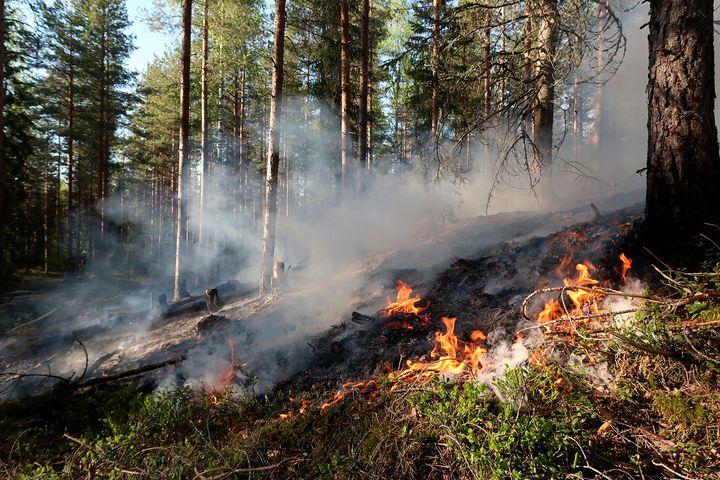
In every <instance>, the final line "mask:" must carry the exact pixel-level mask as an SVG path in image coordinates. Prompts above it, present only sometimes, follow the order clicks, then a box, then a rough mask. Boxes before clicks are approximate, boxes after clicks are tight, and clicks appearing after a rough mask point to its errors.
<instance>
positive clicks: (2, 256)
mask: <svg viewBox="0 0 720 480" xmlns="http://www.w3.org/2000/svg"><path fill="white" fill-rule="evenodd" d="M5 29H6V24H5V0H0V285H1V284H2V282H3V280H5V278H6V277H7V276H8V274H9V272H8V271H7V270H9V264H8V262H7V261H6V260H7V254H6V252H5V238H6V232H5V229H6V228H7V207H6V191H7V178H6V177H7V174H6V173H5V171H6V169H5Z"/></svg>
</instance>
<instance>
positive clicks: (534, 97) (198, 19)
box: [0, 0, 642, 296]
mask: <svg viewBox="0 0 720 480" xmlns="http://www.w3.org/2000/svg"><path fill="white" fill-rule="evenodd" d="M191 7H192V9H193V11H192V25H191V27H192V41H191V57H190V58H191V61H190V65H191V73H190V77H189V78H190V81H189V92H188V94H189V111H190V118H189V133H188V135H189V147H188V157H187V158H188V163H189V168H188V172H187V175H188V177H187V180H186V185H185V187H184V188H186V191H185V195H184V198H183V199H181V200H178V197H179V196H178V179H179V175H178V173H179V172H178V168H179V167H178V155H179V149H180V147H181V145H180V143H181V139H182V135H181V136H180V137H178V125H179V124H180V115H181V108H180V100H181V88H180V83H181V76H180V71H181V63H182V62H181V53H182V52H181V51H182V48H181V38H180V36H179V35H178V33H177V32H179V31H180V30H181V29H180V22H179V20H180V16H179V13H180V5H179V4H177V3H172V2H171V3H163V2H158V3H156V4H154V5H153V6H152V7H151V8H149V9H148V11H147V22H149V24H150V25H151V26H152V27H153V28H155V29H158V30H160V31H163V32H165V33H166V34H167V35H174V36H177V43H176V45H175V46H174V47H172V48H170V49H169V50H168V51H166V52H165V53H164V54H162V55H161V56H159V57H156V58H155V59H154V60H153V61H152V62H151V63H150V64H149V65H148V67H147V69H146V70H145V71H144V72H141V73H140V74H139V75H136V74H135V73H134V72H132V71H130V70H129V68H128V66H127V61H128V57H129V55H130V54H131V52H132V51H133V49H134V48H135V46H134V45H133V38H132V37H131V36H130V35H129V33H128V31H129V26H130V22H129V20H128V13H127V9H126V5H125V3H124V2H123V1H121V0H77V1H75V0H73V1H66V2H61V1H56V2H53V3H43V2H32V1H17V0H11V1H10V2H8V4H7V5H6V6H5V23H4V25H5V28H4V35H5V45H6V55H5V58H4V62H5V78H4V82H5V88H6V91H7V94H6V98H5V108H4V110H3V112H4V124H5V129H6V135H5V139H4V146H3V147H2V148H3V152H4V155H3V157H2V158H3V161H2V164H1V166H0V181H1V182H2V184H3V185H4V189H3V190H4V191H3V195H2V197H3V198H2V200H3V201H2V206H1V207H0V211H2V221H1V222H0V228H2V230H3V231H2V235H0V237H2V239H3V244H2V245H0V248H1V250H0V251H1V252H2V256H1V257H0V264H1V265H2V275H1V276H0V277H1V278H2V281H3V282H5V283H8V282H12V279H13V278H15V277H14V274H15V272H22V271H29V270H40V271H44V272H49V271H56V272H57V271H72V270H76V269H78V268H84V266H85V265H89V266H90V267H91V268H92V269H93V270H94V271H97V272H102V271H108V272H109V271H114V272H119V273H121V274H133V275H148V276H152V277H154V278H160V277H161V276H163V275H164V277H162V278H167V276H168V275H170V274H172V265H173V259H174V258H175V256H176V253H177V252H176V250H177V249H176V240H177V237H178V235H180V233H178V232H179V231H180V230H181V229H182V228H178V218H180V221H181V222H183V223H182V224H181V227H182V225H184V222H185V221H186V220H187V222H188V223H187V226H186V227H185V229H184V231H183V233H182V246H181V250H182V252H184V256H185V257H187V258H189V260H188V262H187V265H190V266H191V267H189V268H188V272H187V274H186V276H187V278H186V279H184V282H185V281H187V282H189V283H190V285H189V287H190V288H194V287H197V286H199V285H201V284H209V282H212V281H218V280H222V279H225V278H227V277H228V276H231V275H235V274H237V272H239V271H241V270H242V269H243V268H245V267H248V266H249V265H252V264H254V263H256V262H248V258H252V259H256V258H258V257H259V250H260V237H261V236H262V229H263V209H264V207H265V206H266V204H267V201H266V200H265V192H264V191H265V179H264V177H265V174H264V172H265V170H266V167H267V162H268V154H269V152H268V148H269V147H268V139H269V134H270V127H271V126H270V121H271V119H270V110H271V108H270V107H271V97H272V95H271V67H272V58H271V57H272V52H271V50H272V33H273V28H272V24H271V22H272V21H273V19H274V18H273V15H272V12H271V11H270V9H269V7H270V6H269V5H264V4H262V3H260V2H256V1H249V0H238V1H235V2H230V1H227V0H204V1H196V2H194V3H193V4H192V5H191ZM631 7H633V5H631V4H625V3H622V2H620V3H617V4H612V2H606V1H604V0H603V1H600V2H588V1H580V0H576V1H562V2H546V1H534V2H524V1H510V2H507V1H504V2H487V3H475V2H459V3H455V2H449V3H447V2H443V1H441V0H435V1H434V2H433V3H407V2H402V1H397V0H387V1H377V0H376V1H373V2H372V3H369V2H368V1H367V0H365V1H360V2H356V1H352V0H351V1H350V2H349V3H347V2H345V1H344V0H343V1H341V2H327V1H324V0H319V1H317V0H303V1H298V2H292V3H290V4H289V5H288V6H287V29H286V32H285V48H284V61H283V62H282V63H283V65H284V82H283V93H282V95H283V99H284V102H283V108H282V113H281V114H280V116H279V117H278V118H277V122H278V131H279V132H280V133H279V138H278V146H279V147H278V148H279V169H278V170H279V172H278V186H277V192H278V195H277V202H278V205H277V209H276V210H277V218H278V227H277V228H278V240H277V242H278V247H277V248H278V253H277V255H276V257H277V259H280V260H287V261H289V262H290V263H297V262H302V261H303V254H304V252H303V253H298V252H289V253H288V250H287V243H288V240H287V236H288V235H290V233H289V229H290V228H291V227H289V226H288V225H291V224H292V222H293V219H308V218H315V219H317V218H318V217H321V216H323V215H324V213H323V212H327V211H331V210H333V209H337V208H338V206H340V205H341V206H344V207H345V208H349V209H360V210H362V209H363V208H364V206H367V205H366V204H364V203H363V202H364V200H363V199H368V198H373V197H374V196H382V198H384V199H386V200H388V201H392V197H393V196H394V195H396V194H397V196H399V197H401V196H403V194H402V191H404V190H403V187H402V185H403V184H404V183H403V182H405V183H407V182H408V181H410V180H408V179H412V181H413V182H419V184H420V185H422V184H424V183H427V184H428V185H429V186H428V187H420V188H426V189H429V190H433V189H438V187H437V186H436V187H433V186H432V185H433V184H435V185H437V182H436V181H444V182H445V183H446V184H447V182H454V183H455V184H461V183H463V182H469V184H470V188H469V190H473V196H471V197H470V200H469V201H470V202H472V203H474V205H473V210H474V214H475V215H477V214H479V213H486V212H487V211H488V209H492V208H497V207H496V205H497V204H495V203H493V200H494V198H495V196H496V195H497V194H498V192H502V190H504V189H507V187H508V185H509V186H512V187H519V188H521V189H524V190H525V191H526V192H530V193H529V194H527V195H526V196H525V198H526V200H527V199H530V200H532V201H534V202H536V204H543V205H544V206H547V205H552V204H554V203H558V202H560V201H563V200H565V201H567V200H568V197H572V199H577V198H578V197H577V195H580V197H583V198H585V197H587V196H590V195H598V194H606V193H609V192H614V191H617V189H618V185H617V184H616V183H618V182H619V183H622V182H626V181H627V180H628V179H629V177H632V176H633V174H634V170H635V169H636V168H633V166H634V164H633V163H632V162H629V161H628V162H627V163H628V165H629V166H628V165H626V166H625V167H624V168H622V167H621V168H620V169H619V171H618V168H617V165H618V164H621V163H623V160H622V159H619V160H620V161H617V160H618V158H617V157H615V159H613V161H612V162H610V163H608V164H606V165H602V160H603V158H604V157H603V155H605V156H606V157H608V156H609V155H608V152H612V153H613V154H615V153H616V152H617V151H618V150H619V147H618V145H621V144H623V142H625V143H624V145H625V146H628V145H630V144H631V142H632V141H633V140H629V137H630V135H631V134H632V133H633V131H632V130H628V131H623V129H624V128H625V126H624V124H623V123H620V120H619V119H618V118H615V119H612V120H608V116H609V114H608V113H607V112H606V110H607V106H606V104H607V103H608V94H607V92H606V91H605V90H604V84H605V82H607V80H608V79H609V78H610V77H611V76H612V75H613V74H614V73H615V71H616V70H617V68H618V67H619V65H620V62H621V60H622V59H623V57H624V55H625V53H626V38H625V36H624V35H623V30H622V25H621V23H620V20H619V18H618V15H625V16H626V17H627V11H628V10H629V9H630V8H631ZM548 8H550V10H547V9H548ZM628 18H629V17H628ZM630 24H631V25H633V35H635V27H636V26H637V25H634V23H633V21H630ZM640 43H642V41H641V42H640ZM617 95H618V96H622V93H618V94H617ZM617 103H618V102H615V104H616V105H617ZM608 139H611V140H608ZM611 147H612V148H611ZM603 152H605V153H603ZM632 153H635V152H634V151H633V152H632ZM639 153H640V152H639ZM625 155H627V151H626V153H625ZM641 155H642V154H641V153H640V154H639V155H638V156H639V157H640V156H641ZM603 168H604V170H603ZM551 169H552V170H553V171H555V172H558V173H561V174H564V175H565V176H564V177H562V178H563V180H562V182H565V183H566V184H565V183H563V184H562V185H561V186H560V187H559V188H558V187H557V185H555V186H553V185H551V182H550V181H549V180H547V179H549V178H550V175H549V172H550V171H551ZM610 172H612V174H610ZM543 174H544V175H543ZM568 175H570V176H568ZM628 175H629V176H628ZM392 179H395V180H392ZM402 179H405V180H402ZM542 179H546V180H547V181H545V182H543V181H542ZM578 180H579V181H578ZM441 183H442V182H441ZM571 183H573V184H575V186H572V187H571V186H570V184H571ZM578 183H579V184H581V185H582V188H583V189H585V190H584V193H580V194H577V195H576V196H574V197H573V195H575V194H570V195H568V191H569V189H570V190H572V189H573V188H576V186H577V184H578ZM556 184H557V182H556ZM381 185H384V187H382V186H381ZM625 186H627V185H625ZM620 187H622V185H620ZM383 188H384V190H383ZM380 190H382V191H383V192H384V193H380ZM448 190H449V189H448V188H446V189H445V191H448ZM558 191H559V192H560V193H559V194H558ZM353 192H354V193H353ZM440 197H442V195H440ZM450 197H452V195H450ZM438 198H439V197H438ZM178 202H180V203H181V204H182V205H185V203H184V202H187V209H185V208H181V209H180V217H178V204H179V203H178ZM454 204H457V200H454V199H453V198H449V199H448V198H447V196H446V197H443V199H442V200H440V201H433V202H432V209H434V210H437V212H436V213H438V215H437V216H433V217H432V221H437V219H441V220H442V221H452V219H453V212H452V210H453V208H452V205H454ZM508 207H509V204H507V203H504V204H501V207H500V208H501V209H507V208H508ZM188 211H189V213H188ZM336 216H337V215H336ZM328 221H329V220H328ZM283 242H285V243H284V244H283ZM178 245H179V244H178ZM283 245H285V249H284V250H282V248H283ZM188 246H189V247H188ZM293 254H296V255H295V257H293ZM298 257H300V258H298ZM253 268H254V269H256V268H257V267H252V268H251V270H250V272H254V273H251V275H252V276H253V278H258V277H257V276H256V275H257V274H258V272H255V270H253ZM190 270H192V271H190ZM179 293H181V292H179V291H178V290H177V289H176V292H175V294H176V295H175V296H178V295H179Z"/></svg>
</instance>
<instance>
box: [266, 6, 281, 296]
mask: <svg viewBox="0 0 720 480" xmlns="http://www.w3.org/2000/svg"><path fill="white" fill-rule="evenodd" d="M284 54H285V0H275V41H274V45H273V67H272V96H271V98H270V122H269V132H268V136H269V140H268V148H269V155H268V160H267V170H266V176H265V208H264V212H263V213H264V215H263V253H262V255H263V258H262V260H263V262H262V276H261V280H260V295H263V294H264V293H265V292H267V291H268V290H269V289H270V286H271V280H272V269H273V260H274V255H275V228H276V222H277V184H278V169H279V166H280V132H279V129H278V125H277V120H278V119H279V118H280V116H281V114H282V90H283V78H284V72H283V58H284Z"/></svg>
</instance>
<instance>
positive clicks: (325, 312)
mask: <svg viewBox="0 0 720 480" xmlns="http://www.w3.org/2000/svg"><path fill="white" fill-rule="evenodd" d="M645 18H646V13H644V12H640V11H637V10H636V11H634V12H632V13H631V14H630V15H628V16H627V17H626V18H625V19H624V24H623V25H624V31H625V34H626V36H627V38H628V51H627V55H626V58H625V61H624V63H623V65H622V66H621V67H620V69H619V70H618V72H617V74H616V76H615V77H613V78H612V79H611V80H610V81H609V82H608V83H607V84H606V85H605V86H604V91H605V95H604V112H605V115H606V119H607V125H608V128H607V131H606V142H605V143H604V144H603V147H602V148H601V149H600V150H593V149H590V148H586V149H584V150H583V151H582V155H581V157H580V158H578V159H576V160H577V161H578V162H580V163H582V164H583V165H584V166H586V167H587V168H589V169H590V170H591V171H592V176H593V177H594V178H580V179H579V178H578V176H577V174H576V173H575V174H574V173H573V172H570V171H567V169H565V170H563V169H562V167H558V171H556V172H555V175H554V177H553V185H554V187H555V192H556V194H557V197H558V198H559V201H558V202H555V204H554V205H553V206H554V207H558V206H560V207H568V206H572V207H577V206H579V205H582V204H587V202H589V201H591V200H592V201H595V202H596V203H597V204H598V206H599V207H600V208H601V209H602V208H605V209H607V210H610V209H614V208H619V207H621V206H624V205H626V204H629V203H632V202H636V201H638V200H639V199H641V198H642V188H643V186H642V185H643V183H644V178H642V177H640V176H639V175H637V174H636V173H635V171H636V170H638V169H640V168H642V166H643V165H644V163H645V155H644V152H645V143H646V134H645V121H646V119H645V114H644V112H645V111H646V108H645V96H644V88H645V83H646V80H645V79H646V75H647V73H646V72H647V68H646V66H647V60H646V59H647V52H646V49H647V47H646V43H647V42H646V41H645V39H644V38H643V35H644V33H642V32H641V31H640V30H639V28H638V27H639V25H640V24H641V23H644V19H645ZM641 59H642V60H641ZM308 103H309V104H310V105H311V107H312V108H313V109H314V117H313V118H315V119H320V120H321V119H323V118H334V117H333V116H334V115H335V113H334V112H333V110H332V109H331V108H326V107H323V106H321V105H318V102H316V101H314V100H311V101H310V102H308ZM284 108H285V112H286V116H287V120H286V121H285V122H284V123H283V125H281V131H282V132H283V140H282V145H283V146H282V150H283V153H284V157H285V158H286V159H287V162H288V165H289V176H287V177H285V176H283V177H281V179H280V186H279V203H278V229H277V241H276V245H275V257H276V260H281V261H284V262H285V266H286V269H287V274H286V278H285V279H284V283H283V284H282V285H281V286H280V287H279V288H280V291H278V292H277V295H273V296H271V297H270V298H268V299H265V300H258V299H256V298H254V297H249V298H246V299H245V300H243V301H241V302H240V303H236V304H232V305H228V306H226V307H225V308H224V309H223V310H221V311H220V312H218V315H219V316H222V317H226V318H227V323H226V324H224V327H223V329H221V330H219V331H218V332H216V333H213V334H210V335H207V336H205V337H204V338H202V339H200V338H196V337H195V332H194V324H195V323H197V319H198V318H199V317H200V316H202V315H203V313H197V314H194V315H192V316H190V317H187V318H186V317H182V318H179V319H174V318H170V319H160V318H159V311H158V309H157V299H158V296H159V295H160V294H163V293H165V294H169V293H170V291H171V284H172V282H171V281H172V275H173V257H174V253H175V252H174V247H173V246H174V242H173V241H172V239H173V238H174V235H175V230H174V225H173V216H172V215H171V212H170V207H171V205H172V203H171V198H164V199H163V204H162V205H156V206H152V208H148V207H147V205H148V203H147V202H146V198H147V191H145V190H143V189H142V188H139V187H138V188H128V189H127V190H126V191H124V192H122V194H117V195H115V196H114V197H112V198H110V199H108V200H107V202H106V205H105V211H106V214H107V217H108V219H109V221H110V224H111V225H114V226H115V228H114V229H111V232H114V233H113V234H111V235H108V238H109V241H108V246H107V251H108V252H110V254H109V255H108V257H107V258H106V259H104V260H102V261H101V260H100V259H97V260H92V259H91V262H90V268H89V271H88V274H87V276H86V277H85V278H79V279H69V280H66V281H65V282H64V283H63V284H62V285H58V287H57V288H53V289H52V291H50V292H45V293H43V294H42V295H38V298H37V299H36V301H35V305H36V307H35V308H36V309H38V310H39V311H41V312H45V311H50V310H51V309H53V308H55V307H57V306H58V305H61V306H62V310H61V312H58V313H56V314H54V315H53V316H51V317H49V319H48V320H47V321H43V322H39V323H38V324H37V327H38V328H37V329H34V330H33V329H30V330H29V331H24V332H21V334H18V335H11V336H9V337H7V338H5V339H1V340H0V342H1V343H2V346H3V347H5V348H3V353H2V357H3V358H2V362H0V364H1V365H2V368H6V369H8V370H9V369H11V368H12V369H16V370H19V371H21V372H26V373H30V372H48V371H50V372H52V373H53V374H56V375H61V376H70V375H73V374H74V375H76V376H77V375H80V373H81V372H82V371H83V370H84V369H85V351H87V354H88V359H89V363H90V365H89V367H90V368H89V369H88V373H87V375H99V374H101V373H103V372H106V371H108V370H110V369H115V370H123V369H126V368H132V367H133V366H136V365H138V364H142V363H147V362H149V361H158V360H162V359H165V358H168V357H169V356H173V355H180V354H182V355H184V356H185V357H186V359H185V360H184V361H183V362H182V364H181V365H180V366H179V367H178V368H176V369H175V370H173V371H172V372H169V374H167V375H165V376H164V378H162V380H161V383H162V385H163V387H169V386H171V385H174V384H178V383H184V384H190V385H206V386H209V387H217V386H218V384H219V377H218V375H219V372H222V371H223V369H225V368H227V366H228V364H229V362H230V348H229V346H228V342H227V340H228V338H230V339H232V340H234V341H235V343H236V344H237V347H236V351H235V353H234V355H235V357H234V363H235V366H238V365H240V368H237V369H236V374H237V375H238V376H240V377H241V378H240V380H239V382H238V383H241V384H242V383H247V384H248V385H250V384H252V387H253V388H254V391H255V392H256V393H260V392H263V391H266V390H267V389H269V388H271V387H272V385H274V384H275V383H276V382H278V381H281V380H283V379H285V378H287V377H288V376H289V375H290V374H292V373H294V372H297V371H299V370H301V369H302V368H304V367H305V366H306V365H308V363H310V362H312V361H313V360H314V358H315V357H314V353H313V350H312V348H311V347H310V346H308V345H307V342H308V341H309V340H311V339H313V338H314V337H316V336H318V335H319V334H321V333H322V332H325V331H327V330H328V328H330V327H331V326H332V325H336V324H338V323H341V322H343V321H346V319H348V318H349V313H350V312H351V311H352V310H353V309H356V308H364V309H366V310H367V311H368V312H370V313H374V310H373V309H377V308H379V306H380V305H381V304H382V302H384V300H385V298H387V296H388V289H389V288H392V287H393V282H392V280H393V279H394V276H395V275H396V274H397V273H398V272H402V271H407V272H408V274H409V275H412V277H413V278H414V279H415V280H416V281H427V280H430V279H432V278H433V276H434V275H435V274H436V273H437V272H439V271H441V270H442V269H444V268H446V267H447V266H448V265H449V264H450V263H451V262H452V260H453V259H454V258H456V257H465V256H471V255H473V254H475V253H477V252H478V251H480V250H481V249H483V248H488V247H490V246H492V245H495V244H499V243H502V242H505V241H509V240H513V239H516V238H519V237H529V236H534V235H542V234H546V233H549V232H552V231H555V230H557V229H558V228H562V227H563V226H565V225H566V224H563V223H562V222H557V223H548V221H547V217H543V216H542V215H541V213H542V212H543V210H544V208H546V207H547V205H545V204H543V203H541V202H538V199H537V198H536V197H535V195H534V194H533V192H530V191H528V190H527V188H522V189H518V188H516V187H518V186H519V185H522V180H521V179H513V178H505V179H502V180H503V181H502V182H501V183H500V185H498V184H497V178H495V175H494V172H495V171H496V167H497V161H498V160H497V155H496V154H495V153H494V152H493V151H492V150H490V151H485V148H484V147H483V146H481V145H475V146H474V147H473V149H472V150H473V152H474V154H473V157H472V159H471V162H470V165H469V166H468V168H467V169H465V170H464V175H463V178H462V181H456V180H457V179H454V178H453V179H446V180H443V181H440V182H437V183H435V182H430V183H428V181H427V178H426V175H425V172H424V171H423V168H421V166H420V165H418V164H406V163H403V162H401V161H399V160H398V159H396V158H393V156H392V155H391V154H389V153H386V152H384V151H383V149H381V148H380V147H378V148H377V149H376V152H375V155H374V161H375V164H376V166H377V168H376V169H375V170H374V171H373V173H368V172H365V171H352V172H351V173H352V175H351V178H350V180H349V181H348V182H347V184H346V185H345V187H344V195H343V194H341V193H340V190H339V186H338V182H337V181H336V174H337V167H336V165H337V158H338V157H339V153H338V148H337V146H338V138H337V137H338V133H337V130H336V129H335V128H334V125H333V126H332V128H330V127H327V128H325V127H324V126H323V125H322V122H321V121H320V120H317V121H315V122H311V123H310V124H308V128H306V124H305V122H304V121H303V116H304V112H305V108H307V105H306V100H305V99H304V98H293V99H289V100H288V101H287V103H286V105H285V107H284ZM329 123H333V122H329ZM247 135H248V136H255V137H256V138H257V137H260V135H261V129H260V128H258V126H257V125H249V126H248V128H247ZM228 140H231V139H228ZM225 143H226V144H228V143H230V142H229V141H227V142H225ZM568 148H569V146H568V145H567V144H563V145H562V146H561V148H560V150H559V155H560V158H561V159H563V158H566V159H567V158H571V153H572V152H571V151H568ZM227 150H228V149H226V151H224V152H223V156H222V157H221V159H220V160H219V161H217V160H216V161H215V162H214V163H213V165H212V166H211V168H210V171H209V172H207V174H206V176H205V191H206V197H205V202H204V208H203V213H202V215H201V214H200V208H199V204H200V202H199V198H200V188H199V175H198V172H199V169H198V165H197V161H198V159H197V158H195V159H194V161H195V163H194V164H193V168H192V175H191V181H190V185H189V192H188V205H189V216H188V218H189V237H190V240H191V242H190V243H191V245H192V248H189V249H188V251H187V252H185V255H184V256H183V265H184V270H185V274H186V278H187V285H188V288H189V290H190V291H191V293H192V294H194V295H197V294H202V293H203V291H204V289H205V288H207V287H213V286H215V285H217V284H219V283H222V282H226V281H229V280H237V281H239V283H240V284H241V285H242V286H243V287H244V288H252V287H254V286H255V285H256V284H257V282H258V280H259V273H260V251H261V229H262V224H261V222H262V215H261V212H262V210H261V207H262V202H263V197H264V191H263V187H264V179H263V175H262V172H260V171H258V170H256V169H255V168H254V167H253V166H252V165H249V164H247V163H246V164H245V165H244V166H241V165H238V164H237V159H235V158H231V156H230V152H229V151H227ZM464 160H465V159H462V161H461V160H460V159H455V160H454V161H455V162H456V163H458V164H461V163H462V162H463V161H464ZM557 164H558V165H562V162H561V161H558V162H557ZM283 171H284V170H283ZM380 172H386V173H380ZM516 180H517V181H516ZM288 183H289V184H290V188H289V189H288V188H287V185H288ZM491 189H494V192H495V193H494V195H493V198H492V201H491V203H490V209H489V210H488V211H487V213H489V214H490V215H492V216H485V215H486V208H485V207H486V204H487V199H488V196H489V194H490V192H491ZM356 191H362V193H356ZM618 194H626V195H625V196H619V195H618ZM288 199H289V200H288ZM541 201H542V199H541ZM159 208H163V209H164V215H163V216H162V217H163V218H162V222H159V218H160V217H159V216H158V215H157V209H159ZM521 211H522V212H526V213H510V212H521ZM527 212H531V213H527ZM591 216H592V212H591V211H590V210H588V212H587V218H591ZM571 221H577V220H576V218H569V219H568V220H567V222H571ZM201 230H202V239H200V232H201ZM117 271H120V272H122V275H120V276H119V275H113V273H112V272H117ZM151 299H152V306H151ZM60 313H62V314H60ZM48 331H52V334H51V335H47V332H48ZM491 335H492V334H491ZM74 339H79V340H81V341H82V344H83V346H84V349H83V348H82V347H80V344H79V343H78V342H77V341H75V340H74ZM32 342H37V344H39V345H41V348H37V349H35V350H33V344H32ZM491 343H492V344H494V345H495V346H494V348H493V349H492V350H491V351H490V352H488V354H487V359H488V365H489V367H488V368H487V369H485V370H484V371H483V373H482V378H481V380H482V381H487V382H491V380H492V379H493V378H495V376H497V375H499V374H501V373H502V372H503V371H504V369H505V368H507V367H513V366H517V365H519V364H520V363H521V362H522V361H524V360H526V359H527V347H526V346H525V345H523V343H522V342H520V343H517V344H508V343H505V342H502V341H499V340H497V341H493V342H491ZM6 391H7V390H6ZM18 391H22V392H24V391H27V390H14V392H15V393H17V392H18ZM11 393H12V392H11ZM0 395H3V393H2V392H0Z"/></svg>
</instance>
